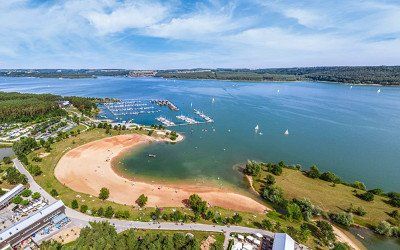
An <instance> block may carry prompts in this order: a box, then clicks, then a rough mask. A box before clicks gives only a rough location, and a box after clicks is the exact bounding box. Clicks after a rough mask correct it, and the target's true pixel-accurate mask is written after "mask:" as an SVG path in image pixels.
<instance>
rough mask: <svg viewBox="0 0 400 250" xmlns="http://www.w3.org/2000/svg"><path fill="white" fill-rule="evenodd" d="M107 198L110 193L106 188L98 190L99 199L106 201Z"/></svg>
mask: <svg viewBox="0 0 400 250" xmlns="http://www.w3.org/2000/svg"><path fill="white" fill-rule="evenodd" d="M109 196H110V191H109V190H108V188H105V187H102V188H101V189H100V193H99V199H101V200H106V199H108V197H109Z"/></svg>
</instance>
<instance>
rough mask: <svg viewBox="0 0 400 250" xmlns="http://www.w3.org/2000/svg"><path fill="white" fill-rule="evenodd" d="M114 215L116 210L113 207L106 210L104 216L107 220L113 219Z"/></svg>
mask: <svg viewBox="0 0 400 250" xmlns="http://www.w3.org/2000/svg"><path fill="white" fill-rule="evenodd" d="M113 215H114V209H113V208H112V207H111V206H108V207H107V208H106V211H105V212H104V216H105V217H106V218H111V217H113Z"/></svg>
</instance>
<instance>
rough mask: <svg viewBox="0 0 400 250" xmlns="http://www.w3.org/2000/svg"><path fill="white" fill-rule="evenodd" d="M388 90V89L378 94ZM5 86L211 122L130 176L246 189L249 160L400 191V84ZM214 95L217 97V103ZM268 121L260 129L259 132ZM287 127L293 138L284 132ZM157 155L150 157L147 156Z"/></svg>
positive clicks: (138, 159) (1, 81)
mask: <svg viewBox="0 0 400 250" xmlns="http://www.w3.org/2000/svg"><path fill="white" fill-rule="evenodd" d="M378 89H380V93H378V92H379V91H378ZM0 90H3V91H22V92H32V93H54V94H61V95H79V96H92V97H115V98H120V99H142V100H148V99H153V98H163V99H169V100H170V101H172V102H173V103H175V104H176V105H177V106H178V107H179V108H180V111H178V112H173V111H169V110H167V109H166V108H165V109H163V112H162V113H161V114H155V115H137V116H128V117H123V118H121V120H122V119H123V120H127V119H133V120H134V121H135V122H138V123H144V124H153V123H157V122H156V120H155V118H156V117H157V116H159V115H163V116H165V117H167V118H168V119H171V120H172V119H175V120H176V118H175V116H176V115H180V114H183V115H187V116H191V117H193V118H196V119H197V118H199V117H196V115H195V114H194V113H193V108H196V109H199V110H201V111H203V112H204V113H205V114H207V115H209V116H211V117H212V118H213V119H214V120H215V122H214V123H212V124H202V125H191V126H179V127H176V128H174V129H176V130H177V131H179V132H181V133H183V134H184V135H185V137H186V139H185V140H184V141H183V142H182V143H178V144H175V145H170V144H153V145H151V146H149V147H145V148H141V149H138V150H135V152H133V153H132V154H131V155H127V156H126V157H124V158H123V159H122V164H121V165H122V166H123V168H126V169H127V171H126V172H127V173H128V174H129V173H130V174H136V175H141V176H144V177H146V176H147V177H149V176H151V177H152V178H159V179H163V180H164V179H165V180H174V179H176V180H178V179H179V180H182V179H203V178H207V179H213V180H220V181H224V182H226V183H230V184H232V185H234V186H241V185H243V183H242V180H241V178H240V177H239V176H238V175H237V174H236V172H235V171H234V170H233V166H234V165H235V164H239V163H243V162H246V161H247V160H248V159H252V160H260V161H273V162H278V161H281V160H283V161H285V162H286V163H287V164H301V165H302V167H303V168H309V167H310V166H311V165H312V164H316V165H317V166H318V167H319V168H320V170H322V171H328V170H329V171H333V172H334V173H336V174H338V175H339V176H340V177H342V178H343V179H344V180H346V181H351V182H352V181H355V180H360V181H363V182H364V183H365V184H366V185H367V188H376V187H381V188H383V189H384V190H386V191H399V189H400V182H399V179H400V163H399V155H400V154H399V153H400V130H399V128H400V88H398V87H381V86H353V87H351V86H350V85H346V84H335V83H319V82H279V83H276V82H263V83H253V82H230V81H212V80H204V81H203V80H166V79H161V78H122V77H118V78H116V77H104V78H98V79H40V78H0ZM213 99H214V102H213V101H212V100H213ZM256 125H258V126H259V130H258V132H257V133H256V132H255V130H254V128H255V126H256ZM286 130H288V131H289V135H284V132H285V131H286ZM149 153H151V154H155V155H157V157H155V158H149V157H148V154H149Z"/></svg>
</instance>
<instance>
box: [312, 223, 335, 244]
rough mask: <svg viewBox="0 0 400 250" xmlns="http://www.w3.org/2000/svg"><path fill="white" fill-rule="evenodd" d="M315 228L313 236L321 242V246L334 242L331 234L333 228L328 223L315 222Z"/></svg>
mask: <svg viewBox="0 0 400 250" xmlns="http://www.w3.org/2000/svg"><path fill="white" fill-rule="evenodd" d="M316 225H317V228H316V231H315V236H316V237H317V238H318V239H319V240H321V241H322V243H323V244H325V245H329V244H331V243H332V242H335V240H336V237H335V234H334V233H333V228H332V226H331V224H329V222H326V221H323V220H322V221H321V220H320V221H317V224H316Z"/></svg>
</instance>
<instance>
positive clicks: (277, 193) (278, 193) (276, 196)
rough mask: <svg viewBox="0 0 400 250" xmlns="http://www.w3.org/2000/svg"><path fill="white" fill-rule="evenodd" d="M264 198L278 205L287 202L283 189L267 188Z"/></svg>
mask: <svg viewBox="0 0 400 250" xmlns="http://www.w3.org/2000/svg"><path fill="white" fill-rule="evenodd" d="M262 197H264V198H265V199H267V200H268V201H270V202H272V203H273V204H276V205H281V204H282V203H283V201H284V200H285V199H284V198H283V192H282V189H280V188H278V187H275V186H271V187H265V189H264V192H263V194H262Z"/></svg>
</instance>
